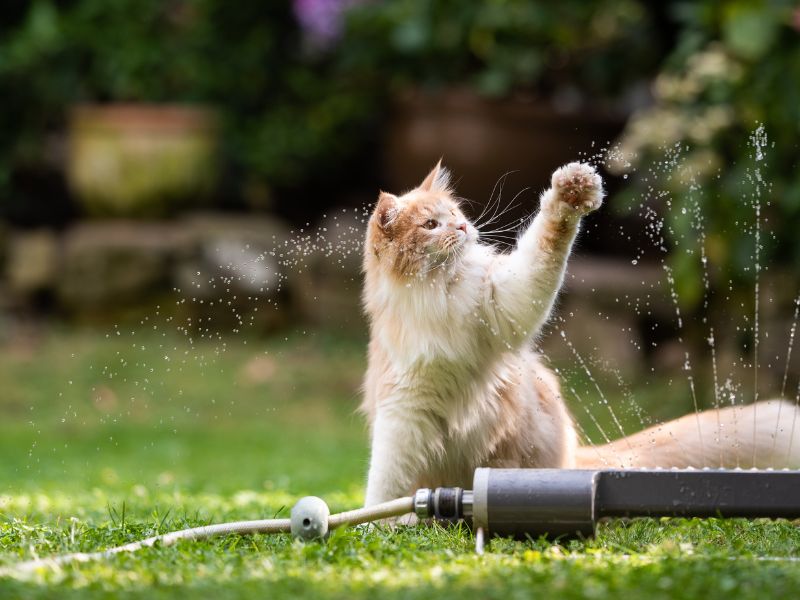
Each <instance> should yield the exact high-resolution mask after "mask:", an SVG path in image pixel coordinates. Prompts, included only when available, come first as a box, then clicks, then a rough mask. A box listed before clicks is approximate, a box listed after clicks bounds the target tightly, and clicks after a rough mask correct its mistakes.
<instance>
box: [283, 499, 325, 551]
mask: <svg viewBox="0 0 800 600" xmlns="http://www.w3.org/2000/svg"><path fill="white" fill-rule="evenodd" d="M330 515H331V510H330V508H328V505H327V504H325V501H324V500H323V499H322V498H317V497H316V496H306V497H305V498H300V500H298V501H297V504H295V505H294V506H293V507H292V513H291V522H292V537H295V538H299V539H301V540H303V541H304V542H308V541H310V540H319V539H322V538H324V537H326V536H327V535H328V517H330Z"/></svg>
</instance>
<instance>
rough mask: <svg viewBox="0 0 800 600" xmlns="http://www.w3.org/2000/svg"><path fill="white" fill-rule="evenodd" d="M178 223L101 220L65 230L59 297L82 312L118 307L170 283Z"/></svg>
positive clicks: (112, 309) (143, 297) (137, 301)
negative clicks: (175, 225) (175, 224)
mask: <svg viewBox="0 0 800 600" xmlns="http://www.w3.org/2000/svg"><path fill="white" fill-rule="evenodd" d="M178 241H179V237H178V233H177V231H176V229H175V227H174V226H172V225H169V224H162V223H142V222H127V221H96V222H88V223H85V224H81V225H78V226H76V227H74V228H73V229H71V230H69V231H68V232H67V233H66V234H65V238H64V248H63V256H62V268H61V270H60V272H59V277H58V297H59V299H60V300H61V301H62V302H63V303H64V305H65V306H66V307H67V308H68V309H70V310H72V311H77V312H87V311H91V312H94V311H98V310H100V311H103V310H109V311H115V310H116V309H118V308H120V307H124V306H132V305H135V304H136V303H139V302H141V301H142V300H143V299H145V298H147V297H149V296H152V295H153V294H154V293H155V292H157V291H163V290H165V289H168V287H169V285H170V275H171V266H172V262H173V261H174V259H175V255H176V251H177V247H178Z"/></svg>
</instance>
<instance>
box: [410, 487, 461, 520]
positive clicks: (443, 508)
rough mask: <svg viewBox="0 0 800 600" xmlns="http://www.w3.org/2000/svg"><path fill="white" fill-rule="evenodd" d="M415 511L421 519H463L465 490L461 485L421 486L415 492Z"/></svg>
mask: <svg viewBox="0 0 800 600" xmlns="http://www.w3.org/2000/svg"><path fill="white" fill-rule="evenodd" d="M414 513H415V514H416V515H417V517H419V518H420V519H437V520H440V521H456V520H458V519H463V518H464V516H465V515H464V490H462V489H461V488H459V487H439V488H436V489H435V490H431V489H429V488H421V489H419V490H417V491H416V493H415V494H414Z"/></svg>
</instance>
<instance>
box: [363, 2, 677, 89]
mask: <svg viewBox="0 0 800 600" xmlns="http://www.w3.org/2000/svg"><path fill="white" fill-rule="evenodd" d="M652 25H653V24H652V19H651V14H650V13H649V12H648V11H647V10H646V7H645V6H644V3H642V2H639V1H636V0H622V1H614V0H601V1H599V2H592V3H587V2H582V1H580V0H562V1H560V2H558V3H550V2H530V1H528V0H489V1H486V2H470V1H468V0H443V1H441V2H429V1H428V0H397V1H394V2H367V3H364V4H361V5H359V6H358V7H357V8H356V9H354V10H353V11H352V12H351V13H350V15H349V30H348V34H349V37H348V41H349V43H350V44H352V45H353V47H354V48H355V49H356V50H357V51H356V52H355V53H354V54H355V56H356V57H357V58H359V59H360V60H361V61H363V62H366V63H368V64H370V65H372V66H378V67H379V68H382V69H384V73H385V77H386V79H387V80H388V82H389V83H394V84H400V85H407V84H409V83H411V84H414V85H422V86H441V85H447V84H457V85H465V84H466V85H471V86H472V87H474V88H475V89H477V90H478V91H480V92H481V93H484V94H486V95H491V96H503V95H507V94H510V93H512V92H516V91H520V90H524V91H536V92H552V91H554V90H558V89H559V88H572V89H574V90H576V91H577V92H579V93H581V94H592V95H600V96H602V97H604V98H607V97H608V96H610V95H614V94H617V93H619V92H620V91H623V90H624V89H625V87H626V86H628V85H630V83H631V82H632V81H635V80H637V79H639V78H641V77H643V76H645V75H646V74H647V72H648V70H652V69H653V68H654V66H655V65H656V64H657V61H658V60H659V58H660V57H659V51H660V50H661V49H660V48H659V47H658V45H657V44H656V43H654V31H653V27H652ZM593 100H595V101H596V100H598V99H597V98H593Z"/></svg>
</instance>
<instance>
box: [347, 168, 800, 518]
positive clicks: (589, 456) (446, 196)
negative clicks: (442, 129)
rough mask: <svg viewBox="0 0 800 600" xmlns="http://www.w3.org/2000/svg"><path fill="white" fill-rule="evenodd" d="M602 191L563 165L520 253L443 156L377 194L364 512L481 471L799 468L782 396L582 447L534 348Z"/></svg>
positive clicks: (371, 229) (371, 240)
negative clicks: (485, 229)
mask: <svg viewBox="0 0 800 600" xmlns="http://www.w3.org/2000/svg"><path fill="white" fill-rule="evenodd" d="M603 196H604V190H603V182H602V179H601V178H600V176H599V175H598V174H597V172H596V171H595V169H594V168H593V167H592V166H590V165H588V164H584V163H577V162H573V163H570V164H567V165H565V166H563V167H561V168H559V169H558V170H556V171H555V173H553V176H552V180H551V187H550V189H548V190H547V191H545V192H544V193H543V194H542V195H541V198H540V207H539V211H538V213H537V214H536V216H535V218H534V219H533V220H532V221H531V222H530V224H529V225H528V226H527V227H526V228H525V230H524V231H523V232H522V234H521V235H520V236H519V238H518V240H517V243H516V247H515V248H514V249H513V251H511V252H507V253H503V252H499V251H498V250H497V249H496V248H495V247H493V246H492V245H488V244H484V243H482V242H481V240H480V236H479V232H478V231H477V229H476V228H475V226H474V225H473V224H472V223H470V221H469V220H468V219H467V218H466V216H465V215H464V213H463V212H462V210H461V207H460V205H459V200H458V199H457V197H456V196H455V193H454V191H453V189H452V187H451V185H450V174H449V172H448V170H447V169H446V168H444V167H443V166H442V164H441V161H440V162H439V163H438V164H437V165H436V166H435V167H434V168H433V170H432V171H431V172H430V173H429V174H428V175H427V177H426V178H425V179H424V181H423V182H422V183H421V184H420V185H419V186H418V187H417V188H415V189H413V190H411V191H409V192H407V193H405V194H403V195H401V196H396V195H393V194H389V193H385V192H381V193H380V195H379V197H378V201H377V203H376V206H375V209H374V212H373V213H372V215H371V217H370V219H369V222H368V225H367V233H366V241H365V245H364V258H363V269H364V274H365V282H364V293H363V301H364V307H365V311H366V313H367V315H368V317H369V321H370V341H369V348H368V366H367V372H366V375H365V378H364V384H363V394H364V398H363V402H362V405H361V410H362V411H363V412H364V413H365V414H366V416H367V420H368V422H369V425H370V432H371V441H372V448H371V457H370V465H369V473H368V477H367V490H366V499H365V503H366V505H367V506H370V505H374V504H377V503H380V502H384V501H387V500H390V499H394V498H397V497H401V496H406V495H409V494H412V493H413V491H414V490H416V489H418V488H421V487H431V488H433V487H437V486H459V487H463V488H470V487H471V483H472V477H473V472H474V470H475V468H476V467H482V466H491V467H558V468H595V467H687V466H695V467H702V466H718V467H721V466H740V465H741V466H784V465H785V464H792V465H795V464H800V443H798V444H797V447H796V448H793V447H792V441H791V437H792V436H790V435H789V429H790V426H791V428H792V429H793V424H794V419H795V418H796V416H797V409H796V408H795V406H794V405H793V404H790V403H786V402H778V401H770V402H761V403H758V404H756V405H750V406H737V407H735V408H734V407H728V408H725V409H722V410H719V411H717V410H710V411H706V412H704V413H700V414H698V415H688V416H685V417H682V418H681V419H678V420H676V421H671V422H669V423H666V424H663V425H660V426H657V427H653V428H651V429H648V430H645V431H642V432H639V433H637V434H634V435H633V436H630V437H628V438H624V439H622V440H617V441H614V442H611V443H609V444H606V445H603V446H580V445H579V443H578V436H577V434H576V429H575V425H574V423H573V420H572V417H571V415H570V413H569V411H568V409H567V407H566V405H565V403H564V401H563V399H562V397H561V394H560V391H559V382H558V380H557V378H556V376H555V374H554V373H553V372H552V371H551V370H549V369H548V368H547V367H546V366H545V365H544V363H543V361H542V358H541V357H540V356H539V355H538V354H537V353H536V352H535V351H534V349H533V342H534V341H535V337H536V335H537V333H538V332H539V331H540V329H541V328H542V326H543V324H544V323H545V322H546V320H547V318H548V316H549V314H550V311H551V309H552V306H553V303H554V301H555V299H556V295H557V293H558V291H559V288H560V287H561V284H562V281H563V278H564V273H565V269H566V263H567V258H568V257H569V254H570V251H571V248H572V245H573V242H574V240H575V237H576V235H577V233H578V230H579V227H580V222H581V219H582V217H583V216H584V215H586V214H588V213H590V212H592V211H594V210H596V209H598V208H599V207H600V206H601V204H602V200H603ZM781 413H782V416H781ZM779 416H780V423H781V428H777V427H776V423H777V422H778V417H779ZM778 429H780V430H779V431H778ZM798 429H800V427H799V428H798ZM776 431H777V432H778V435H777V436H775V435H774V434H775V432H776Z"/></svg>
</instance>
